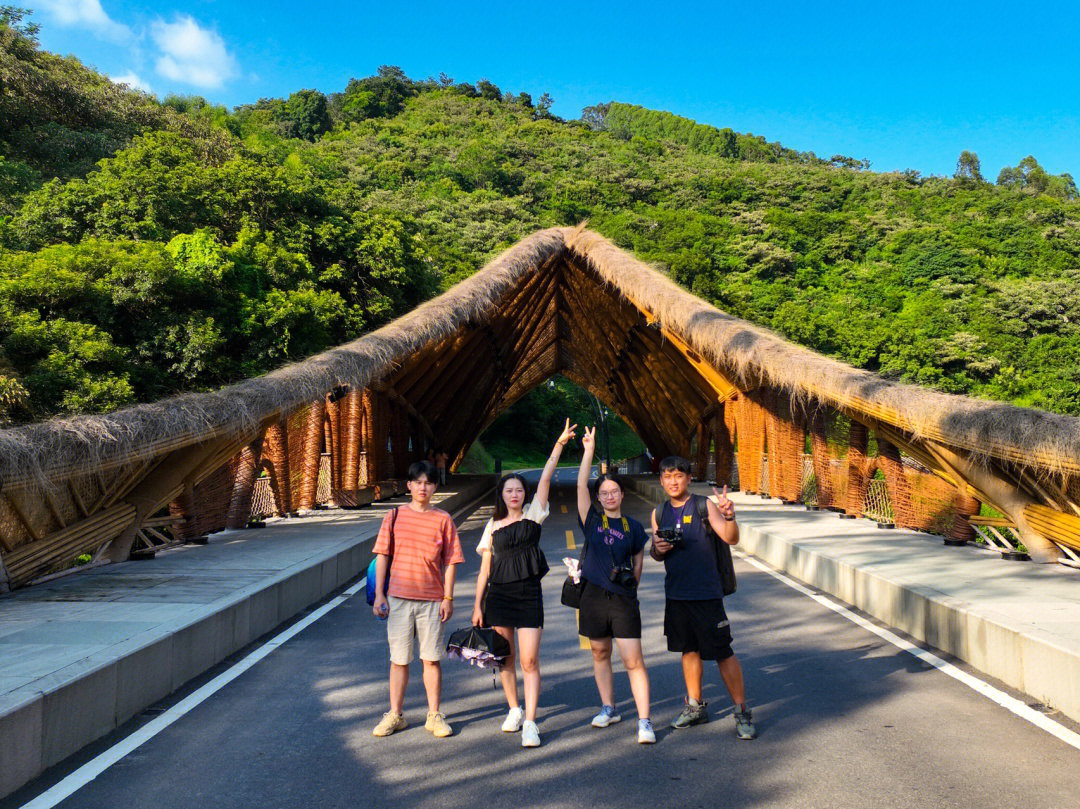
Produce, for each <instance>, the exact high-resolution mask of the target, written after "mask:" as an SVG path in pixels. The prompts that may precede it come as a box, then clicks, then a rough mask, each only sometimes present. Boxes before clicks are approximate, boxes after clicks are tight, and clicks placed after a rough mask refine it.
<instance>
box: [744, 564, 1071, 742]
mask: <svg viewBox="0 0 1080 809" xmlns="http://www.w3.org/2000/svg"><path fill="white" fill-rule="evenodd" d="M732 550H734V551H735V555H736V556H738V557H739V558H740V559H742V560H744V561H746V562H748V563H749V564H751V565H753V566H754V567H756V568H757V569H758V570H761V571H763V572H765V573H768V574H769V575H770V576H772V577H773V578H774V579H778V580H779V581H782V582H783V583H784V584H786V585H787V586H788V587H790V588H792V589H793V590H796V591H797V592H800V593H802V594H803V595H804V596H807V597H809V598H812V599H813V600H814V601H816V602H817V603H818V604H821V606H823V607H827V608H828V609H830V610H832V611H833V612H835V613H837V614H838V615H842V616H843V617H844V618H847V619H848V620H849V621H851V622H852V623H854V624H858V625H859V626H861V627H862V628H863V629H865V630H867V631H869V632H873V633H874V634H875V635H877V636H878V637H879V638H881V639H882V640H885V641H888V642H889V643H891V644H892V645H893V646H895V647H897V648H898V649H903V650H904V651H905V652H907V653H908V654H910V655H911V656H912V657H916V658H918V659H919V660H921V661H922V662H923V663H926V664H927V665H929V666H933V667H934V668H935V669H937V670H938V671H940V672H941V673H942V674H947V675H949V676H950V677H952V678H953V679H955V680H959V681H960V682H961V683H963V684H964V685H966V686H967V687H968V688H970V689H971V690H972V691H975V692H977V693H979V694H982V695H983V696H984V697H986V698H987V699H989V700H990V701H992V702H995V703H997V704H998V705H1000V706H1001V707H1002V708H1004V709H1005V710H1007V711H1010V712H1012V713H1014V714H1016V715H1017V716H1019V717H1020V718H1021V719H1026V720H1027V721H1028V722H1030V723H1031V724H1033V725H1035V727H1037V728H1039V729H1041V730H1045V731H1046V732H1047V733H1049V734H1050V735H1051V736H1054V737H1056V738H1058V739H1060V740H1061V741H1063V742H1065V744H1067V745H1069V746H1071V747H1075V748H1076V749H1077V750H1080V733H1076V732H1074V731H1072V730H1069V729H1068V728H1067V727H1065V726H1064V725H1061V724H1059V723H1058V722H1055V721H1054V720H1053V719H1051V718H1050V717H1048V716H1046V715H1045V714H1042V713H1039V712H1038V711H1036V710H1035V709H1034V708H1031V707H1030V706H1028V705H1027V704H1025V703H1024V702H1022V701H1020V700H1018V699H1016V697H1012V696H1009V695H1008V694H1006V693H1005V692H1004V691H1002V690H1001V689H999V688H994V686H992V685H990V684H989V683H987V682H984V681H982V680H980V679H979V678H978V677H974V676H972V675H971V674H968V673H967V672H966V671H964V670H963V669H960V668H957V667H956V666H954V665H953V664H952V663H950V662H948V661H947V660H942V659H941V658H940V657H938V656H937V655H936V654H934V653H933V652H928V651H926V650H925V649H920V648H919V647H918V646H916V645H915V644H913V643H911V642H909V641H906V640H904V639H903V638H901V637H900V636H899V635H897V634H895V633H894V632H890V631H889V630H888V629H883V628H882V627H880V626H877V625H876V624H874V623H871V622H870V621H868V620H866V619H865V618H863V617H862V616H861V615H858V614H857V613H854V612H852V611H851V610H850V609H848V608H847V607H845V606H843V605H842V604H838V603H837V602H835V601H833V600H832V599H830V598H827V597H825V596H823V595H821V594H819V593H815V592H814V591H813V590H811V589H809V588H808V587H805V586H804V585H802V584H800V583H799V582H797V581H795V580H794V579H792V578H790V577H789V576H786V575H784V574H783V573H780V572H779V571H777V570H773V569H772V568H771V567H769V566H768V565H766V564H765V563H763V562H760V561H758V560H757V559H754V558H753V557H750V556H748V555H746V554H745V553H743V552H742V551H739V550H735V549H732Z"/></svg>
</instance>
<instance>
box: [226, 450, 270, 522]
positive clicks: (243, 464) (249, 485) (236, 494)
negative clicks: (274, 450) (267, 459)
mask: <svg viewBox="0 0 1080 809" xmlns="http://www.w3.org/2000/svg"><path fill="white" fill-rule="evenodd" d="M262 444H263V441H262V438H258V439H256V440H255V441H252V442H251V443H250V444H248V446H246V447H244V448H243V449H242V450H240V455H239V457H238V458H237V463H236V475H235V476H234V477H233V490H232V497H231V498H230V499H229V513H228V516H227V517H226V518H225V527H226V528H242V527H243V526H244V525H247V521H248V518H250V517H251V493H252V491H253V490H254V488H255V477H256V474H257V472H258V469H259V464H260V461H261V460H262V458H261V456H262Z"/></svg>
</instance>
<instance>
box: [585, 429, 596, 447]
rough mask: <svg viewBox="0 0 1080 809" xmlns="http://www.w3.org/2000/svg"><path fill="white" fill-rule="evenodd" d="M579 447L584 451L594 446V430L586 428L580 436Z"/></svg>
mask: <svg viewBox="0 0 1080 809" xmlns="http://www.w3.org/2000/svg"><path fill="white" fill-rule="evenodd" d="M581 446H583V447H584V448H585V449H592V448H593V447H595V446H596V428H595V427H586V428H585V431H584V432H583V433H582V434H581Z"/></svg>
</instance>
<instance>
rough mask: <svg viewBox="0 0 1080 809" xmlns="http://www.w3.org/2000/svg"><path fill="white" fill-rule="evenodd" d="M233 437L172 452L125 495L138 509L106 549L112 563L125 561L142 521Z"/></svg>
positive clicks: (172, 497) (167, 500) (128, 501)
mask: <svg viewBox="0 0 1080 809" xmlns="http://www.w3.org/2000/svg"><path fill="white" fill-rule="evenodd" d="M234 440H235V439H233V438H217V439H214V440H211V441H206V442H204V443H202V444H194V445H191V446H187V447H183V448H181V449H176V450H173V451H172V452H171V453H169V455H168V456H167V458H166V459H165V461H166V462H163V463H161V464H160V465H159V467H160V471H159V472H158V474H156V475H154V476H153V477H152V478H144V479H143V480H142V481H141V482H140V483H139V484H138V485H137V486H135V488H134V489H132V490H131V491H129V492H128V493H127V494H126V495H125V496H124V504H126V505H127V506H131V507H133V508H134V509H135V517H134V519H133V520H132V521H131V522H130V524H129V525H128V526H127V527H126V528H125V529H124V530H123V532H122V533H121V534H120V535H119V536H117V538H116V539H114V540H113V541H112V542H111V543H110V544H109V547H108V548H107V549H106V551H105V553H106V555H107V556H108V558H109V559H110V560H111V561H113V562H122V561H124V560H125V559H127V558H128V554H129V553H130V552H131V545H132V543H133V542H134V541H135V532H136V531H137V530H138V528H139V527H140V524H141V522H142V520H144V519H146V518H147V517H149V516H150V515H151V514H153V513H154V512H155V511H157V510H158V509H159V508H161V507H162V506H163V505H165V504H166V503H168V502H169V501H171V500H173V499H174V498H175V497H176V495H177V494H178V493H179V490H181V489H182V488H183V481H184V480H185V479H186V478H187V476H188V475H189V474H191V472H192V471H193V470H194V469H196V468H198V466H199V465H200V464H201V463H202V462H203V461H204V460H206V458H208V457H210V456H212V455H214V454H215V453H217V452H218V451H220V449H221V448H222V446H224V445H228V444H230V443H232V442H233V441H234Z"/></svg>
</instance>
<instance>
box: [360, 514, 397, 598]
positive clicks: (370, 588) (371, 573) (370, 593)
mask: <svg viewBox="0 0 1080 809" xmlns="http://www.w3.org/2000/svg"><path fill="white" fill-rule="evenodd" d="M397 513H398V510H397V509H396V508H395V509H394V510H393V511H391V512H390V554H389V555H390V556H391V557H392V556H393V555H394V523H395V522H397ZM378 561H379V557H378V555H376V556H372V557H371V561H370V562H369V563H368V568H367V587H366V588H365V589H366V591H367V592H366V593H365V595H366V596H367V603H368V606H369V607H370V606H374V604H375V563H376V562H378ZM389 586H390V571H389V570H387V571H386V581H385V582H383V595H386V590H387V588H388V587H389Z"/></svg>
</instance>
